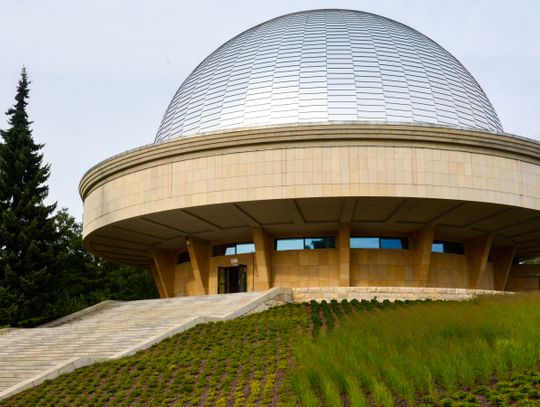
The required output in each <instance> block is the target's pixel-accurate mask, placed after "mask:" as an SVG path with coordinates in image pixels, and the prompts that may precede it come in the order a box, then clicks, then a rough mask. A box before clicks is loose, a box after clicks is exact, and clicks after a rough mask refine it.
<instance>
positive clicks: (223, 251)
mask: <svg viewBox="0 0 540 407" xmlns="http://www.w3.org/2000/svg"><path fill="white" fill-rule="evenodd" d="M245 253H255V244H254V243H253V242H244V243H226V244H220V245H216V246H214V254H213V255H214V256H234V255H235V254H245Z"/></svg>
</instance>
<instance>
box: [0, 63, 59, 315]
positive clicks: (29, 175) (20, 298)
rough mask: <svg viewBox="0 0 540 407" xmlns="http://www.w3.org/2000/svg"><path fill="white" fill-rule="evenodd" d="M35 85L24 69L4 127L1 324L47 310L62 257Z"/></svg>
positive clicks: (0, 185) (0, 217)
mask: <svg viewBox="0 0 540 407" xmlns="http://www.w3.org/2000/svg"><path fill="white" fill-rule="evenodd" d="M29 84H30V82H29V81H28V78H27V74H26V70H25V69H24V68H23V70H22V72H21V78H20V80H19V83H18V86H17V94H16V96H15V104H14V106H13V107H12V108H10V109H9V110H8V111H7V113H6V114H7V116H8V117H9V121H8V123H9V128H8V129H7V130H0V134H1V136H2V139H3V141H2V142H0V325H2V324H6V323H7V324H11V325H16V324H18V323H20V322H22V321H24V320H27V319H29V318H36V317H40V316H43V315H45V314H46V312H47V309H46V308H47V304H49V303H50V301H49V300H50V298H49V296H50V295H51V293H52V291H53V287H52V283H53V281H54V279H53V276H54V272H55V263H56V258H57V256H56V254H55V252H56V247H57V245H56V244H55V242H56V241H57V236H56V231H55V219H54V215H53V213H54V211H55V208H56V204H52V205H46V204H45V202H44V201H45V199H46V197H47V195H48V192H49V189H48V186H47V184H46V182H47V179H48V178H49V174H50V166H49V165H48V164H44V163H43V155H42V153H41V149H42V148H43V145H41V144H36V143H35V142H34V139H33V137H32V130H31V128H30V125H31V122H30V121H29V120H28V114H27V112H26V106H27V103H28V102H27V100H28V96H29Z"/></svg>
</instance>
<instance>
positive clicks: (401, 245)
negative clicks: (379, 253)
mask: <svg viewBox="0 0 540 407" xmlns="http://www.w3.org/2000/svg"><path fill="white" fill-rule="evenodd" d="M406 248H407V239H405V238H400V237H381V249H406Z"/></svg>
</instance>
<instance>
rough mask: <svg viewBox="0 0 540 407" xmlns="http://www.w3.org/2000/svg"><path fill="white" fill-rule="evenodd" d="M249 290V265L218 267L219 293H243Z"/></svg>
mask: <svg viewBox="0 0 540 407" xmlns="http://www.w3.org/2000/svg"><path fill="white" fill-rule="evenodd" d="M246 291H247V267H246V266H245V265H243V264H239V265H238V266H234V267H218V294H229V293H242V292H246Z"/></svg>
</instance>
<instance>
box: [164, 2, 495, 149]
mask: <svg viewBox="0 0 540 407" xmlns="http://www.w3.org/2000/svg"><path fill="white" fill-rule="evenodd" d="M335 121H352V122H366V121H369V122H381V123H392V122H399V123H411V124H412V123H419V124H431V125H434V126H437V125H442V126H454V127H461V128H469V129H477V130H484V131H489V132H502V126H501V123H500V121H499V118H498V116H497V113H496V112H495V110H494V108H493V106H492V105H491V103H490V101H489V100H488V98H487V96H486V95H485V93H484V92H483V90H482V88H481V87H480V85H479V84H478V82H477V81H476V80H475V78H474V77H473V76H472V75H471V74H470V73H469V72H468V71H467V69H466V68H465V67H464V66H463V65H461V64H460V63H459V61H458V60H457V59H456V58H455V57H454V56H453V55H452V54H450V53H449V52H448V51H446V50H445V49H444V48H442V47H441V46H440V45H438V44H437V43H436V42H435V41H433V40H431V39H429V38H428V37H426V36H425V35H423V34H421V33H419V32H418V31H416V30H414V29H412V28H410V27H408V26H406V25H404V24H401V23H399V22H396V21H394V20H391V19H388V18H385V17H382V16H378V15H376V14H371V13H365V12H361V11H354V10H336V9H327V10H311V11H303V12H298V13H291V14H287V15H285V16H281V17H277V18H274V19H272V20H269V21H267V22H265V23H262V24H259V25H257V26H255V27H252V28H250V29H248V30H246V31H244V32H243V33H241V34H239V35H237V36H236V37H234V38H233V39H231V40H229V41H228V42H226V43H224V44H223V45H222V46H220V47H219V48H218V49H217V50H216V51H214V52H213V53H212V54H210V55H209V56H208V57H207V58H205V59H204V60H203V61H202V62H201V63H200V64H199V65H198V66H197V67H196V68H195V70H194V71H193V72H192V73H191V74H190V75H189V76H188V78H187V79H186V80H185V81H184V83H182V85H181V86H180V88H179V89H178V91H177V92H176V94H175V96H174V97H173V99H172V101H171V103H170V104H169V107H168V108H167V110H166V112H165V115H164V117H163V120H162V122H161V125H160V126H159V129H158V132H157V135H156V138H155V142H160V141H163V140H168V139H172V138H178V137H189V136H195V135H197V134H200V133H207V132H215V131H226V130H232V129H241V128H247V127H250V128H252V127H259V126H272V125H286V124H301V123H329V122H335Z"/></svg>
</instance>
